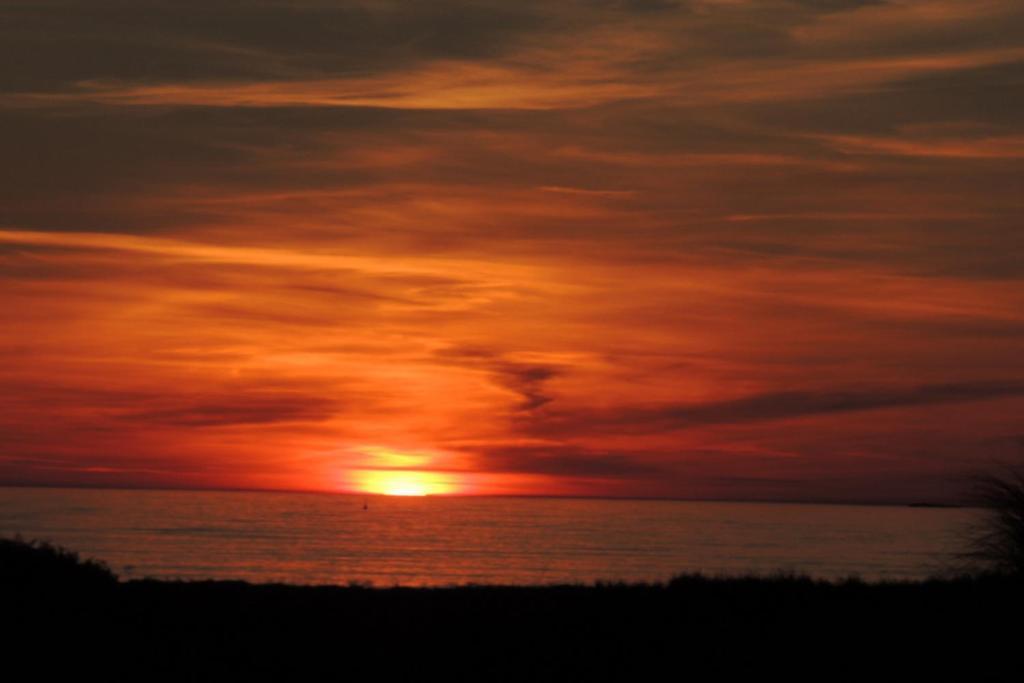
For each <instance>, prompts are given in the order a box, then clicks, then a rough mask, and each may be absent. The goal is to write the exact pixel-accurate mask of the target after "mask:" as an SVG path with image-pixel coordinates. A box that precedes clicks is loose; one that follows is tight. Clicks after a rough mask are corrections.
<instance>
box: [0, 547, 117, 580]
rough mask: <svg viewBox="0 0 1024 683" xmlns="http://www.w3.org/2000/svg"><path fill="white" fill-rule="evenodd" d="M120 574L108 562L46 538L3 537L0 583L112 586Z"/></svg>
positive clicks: (0, 554)
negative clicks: (56, 543) (89, 556)
mask: <svg viewBox="0 0 1024 683" xmlns="http://www.w3.org/2000/svg"><path fill="white" fill-rule="evenodd" d="M116 582H117V576H116V575H115V574H114V573H113V572H112V571H110V569H109V568H108V567H107V565H105V564H103V563H102V562H97V561H95V560H83V559H81V558H79V556H78V553H75V552H72V551H70V550H67V549H66V548H62V547H60V546H58V545H53V544H51V543H47V542H46V541H37V540H32V541H26V540H24V539H22V538H21V537H20V536H15V537H14V538H0V583H3V584H5V585H8V586H24V587H28V586H47V587H51V588H59V587H61V586H64V587H76V588H78V587H83V586H87V585H96V586H98V585H111V584H114V583H116Z"/></svg>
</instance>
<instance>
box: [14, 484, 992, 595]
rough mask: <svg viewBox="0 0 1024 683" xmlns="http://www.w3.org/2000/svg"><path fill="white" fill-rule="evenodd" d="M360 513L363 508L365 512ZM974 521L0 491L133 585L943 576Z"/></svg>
mask: <svg viewBox="0 0 1024 683" xmlns="http://www.w3.org/2000/svg"><path fill="white" fill-rule="evenodd" d="M364 500H365V501H366V502H367V503H368V509H366V510H364V509H363V504H364ZM976 514H977V512H976V511H974V510H970V509H922V508H909V507H885V506H853V505H803V504H767V503H725V502H683V501H646V500H590V499H587V500H583V499H557V498H473V497H467V498H442V497H426V498H403V497H383V496H381V497H376V496H374V497H370V498H366V499H364V498H363V497H361V496H347V495H332V494H309V493H248V492H209V491H120V490H84V489H31V488H0V535H4V536H11V535H14V534H21V535H22V536H23V537H25V538H35V539H45V540H49V541H52V542H54V543H59V544H61V545H64V546H66V547H68V548H70V549H72V550H75V551H77V552H79V553H80V554H81V555H82V556H84V557H90V558H96V559H100V560H103V561H104V562H106V563H107V564H108V565H109V566H110V567H111V568H112V569H113V570H114V571H116V572H118V573H119V574H120V575H121V576H122V577H124V578H141V577H158V578H179V579H244V580H247V581H254V582H289V583H302V584H328V583H329V584H348V583H351V582H359V583H371V584H373V585H376V586H392V585H396V584H398V585H408V586H414V585H415V586H419V585H452V584H467V583H478V584H479V583H489V584H547V583H575V582H583V583H591V582H595V581H664V580H667V579H670V578H671V577H672V576H675V575H677V574H680V573H684V572H703V573H705V574H711V575H737V574H762V575H766V574H772V573H775V572H779V571H783V572H799V573H806V574H808V575H810V576H813V577H816V578H824V579H842V578H846V577H849V576H858V577H860V578H862V579H865V580H881V579H900V580H903V579H921V578H927V577H929V576H932V575H935V574H938V573H941V572H942V571H944V570H946V569H948V567H949V565H950V561H951V559H952V556H953V554H954V553H955V552H956V551H957V550H959V549H960V545H961V539H962V537H963V534H964V533H965V530H966V528H967V526H968V525H969V524H970V523H971V522H972V521H973V520H974V519H975V515H976Z"/></svg>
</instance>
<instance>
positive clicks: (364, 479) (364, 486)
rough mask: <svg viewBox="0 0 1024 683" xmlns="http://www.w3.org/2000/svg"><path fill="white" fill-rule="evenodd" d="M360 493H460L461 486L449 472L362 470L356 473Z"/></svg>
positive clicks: (403, 494) (402, 494) (417, 494)
mask: <svg viewBox="0 0 1024 683" xmlns="http://www.w3.org/2000/svg"><path fill="white" fill-rule="evenodd" d="M353 483H354V488H355V489H356V490H357V491H359V492H360V493H372V494H377V495H384V496H433V495H444V494H450V493H458V492H459V491H460V488H461V487H460V486H459V485H458V482H456V481H455V480H454V479H453V477H452V476H451V475H449V474H441V473H438V472H420V471H415V470H361V471H359V472H355V473H354V482H353Z"/></svg>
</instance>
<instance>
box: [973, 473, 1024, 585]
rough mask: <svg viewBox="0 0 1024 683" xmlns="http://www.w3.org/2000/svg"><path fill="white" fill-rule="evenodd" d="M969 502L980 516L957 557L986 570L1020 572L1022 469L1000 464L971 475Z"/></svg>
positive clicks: (1023, 550)
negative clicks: (993, 469) (990, 470)
mask: <svg viewBox="0 0 1024 683" xmlns="http://www.w3.org/2000/svg"><path fill="white" fill-rule="evenodd" d="M971 499H972V502H973V503H974V504H975V505H977V506H978V507H980V508H982V509H983V510H984V517H983V518H982V520H981V521H980V522H979V523H978V524H977V525H976V526H975V527H974V528H973V530H972V531H971V532H970V536H969V538H968V542H967V543H968V549H967V550H966V551H965V552H963V553H962V554H961V558H962V559H964V560H967V561H968V562H973V563H975V564H977V565H980V566H981V567H983V568H985V569H988V570H990V571H995V572H998V573H1002V574H1014V575H1017V576H1024V473H1022V472H1021V470H1020V469H1017V468H1013V467H1004V468H1002V469H1001V470H1000V471H999V472H998V473H988V474H983V475H980V476H978V477H976V478H975V480H974V487H973V491H972V495H971Z"/></svg>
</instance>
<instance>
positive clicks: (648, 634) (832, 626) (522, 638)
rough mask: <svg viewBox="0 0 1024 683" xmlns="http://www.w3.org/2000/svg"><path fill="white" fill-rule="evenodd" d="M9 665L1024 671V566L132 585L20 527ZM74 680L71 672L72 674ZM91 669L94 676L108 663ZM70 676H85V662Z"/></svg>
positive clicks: (919, 676) (517, 674)
mask: <svg viewBox="0 0 1024 683" xmlns="http://www.w3.org/2000/svg"><path fill="white" fill-rule="evenodd" d="M0 608H2V619H3V622H4V631H5V632H6V634H7V635H5V636H4V640H3V650H4V656H3V662H4V665H3V666H4V668H6V669H8V671H14V670H18V669H20V668H21V667H22V665H26V664H27V665H28V667H29V671H30V672H31V677H27V676H29V674H24V675H23V676H20V677H7V676H3V674H0V676H3V678H4V679H5V680H11V681H14V680H30V679H31V680H35V679H39V680H60V678H64V677H65V676H75V677H76V679H77V678H82V679H83V680H84V679H85V677H86V675H87V674H95V673H99V674H100V675H101V679H100V680H107V681H112V680H137V681H148V680H176V681H193V680H280V681H305V680H332V681H353V680H359V681H369V680H392V679H398V680H420V679H434V678H438V679H439V680H442V681H451V680H474V681H490V680H517V681H535V680H556V679H557V680H568V681H587V680H623V681H631V680H659V681H660V680H698V681H700V680H720V679H722V678H726V679H732V678H740V677H742V679H747V680H758V681H760V680H768V679H769V678H774V677H776V676H779V675H781V677H782V679H781V680H785V681H790V680H818V681H853V680H856V681H888V680H892V681H897V680H899V681H930V680H931V681H934V680H961V681H980V680H1007V681H1010V680H1013V681H1018V680H1021V678H1020V675H1021V673H1020V672H1021V670H1022V668H1024V659H1022V652H1024V650H1022V648H1024V638H1022V635H1024V628H1022V623H1024V620H1022V616H1024V611H1022V610H1024V582H1021V581H1020V580H1016V579H1012V578H1006V577H995V576H987V577H974V578H960V579H954V580H945V581H931V582H925V583H908V584H864V583H860V582H854V581H850V582H845V583H841V584H829V583H820V582H813V581H810V580H808V579H803V578H778V579H707V578H700V577H681V578H678V579H676V580H674V581H672V582H670V583H668V584H665V585H617V584H615V585H597V586H551V587H533V588H513V587H460V588H441V589H415V588H390V589H372V588H361V587H301V586H285V585H250V584H246V583H240V582H163V581H149V580H147V581H127V582H120V581H118V580H117V579H116V577H114V576H113V575H112V574H111V573H109V572H108V571H107V570H106V569H105V568H104V567H102V566H101V565H96V564H93V563H87V562H80V561H79V560H78V559H77V557H75V556H74V555H72V554H70V553H66V552H63V551H61V550H60V549H55V548H52V547H48V546H40V545H38V544H26V543H20V542H14V541H10V540H0ZM54 676H60V678H55V677H54ZM90 677H91V676H90ZM65 680H68V679H66V678H65Z"/></svg>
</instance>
